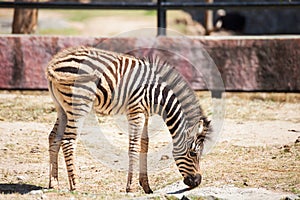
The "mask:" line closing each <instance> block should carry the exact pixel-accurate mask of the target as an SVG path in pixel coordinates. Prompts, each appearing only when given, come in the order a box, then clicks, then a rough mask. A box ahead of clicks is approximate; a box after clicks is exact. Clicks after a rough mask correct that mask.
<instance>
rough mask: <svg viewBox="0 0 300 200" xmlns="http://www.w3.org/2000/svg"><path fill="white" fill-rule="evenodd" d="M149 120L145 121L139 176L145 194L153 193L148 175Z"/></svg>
mask: <svg viewBox="0 0 300 200" xmlns="http://www.w3.org/2000/svg"><path fill="white" fill-rule="evenodd" d="M148 144H149V137H148V118H146V119H145V124H144V128H143V133H142V137H141V150H140V174H139V182H140V185H141V186H142V187H143V190H144V191H145V193H147V194H150V193H153V191H152V190H151V188H150V186H149V181H148V173H147V170H148V169H147V154H148Z"/></svg>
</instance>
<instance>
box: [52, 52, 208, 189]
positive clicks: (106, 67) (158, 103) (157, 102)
mask: <svg viewBox="0 0 300 200" xmlns="http://www.w3.org/2000/svg"><path fill="white" fill-rule="evenodd" d="M47 78H48V80H49V91H50V93H51V95H52V98H53V100H54V102H55V104H56V109H57V111H58V119H57V122H56V124H55V126H54V128H53V130H52V131H51V133H50V135H49V152H50V182H49V186H50V187H52V186H53V179H54V180H57V155H58V151H59V148H60V146H62V150H63V152H64V156H65V161H66V165H67V170H68V175H69V183H70V188H71V190H72V189H75V186H76V181H77V178H76V172H75V166H74V152H75V144H76V136H77V134H78V133H79V132H80V128H81V125H82V121H83V119H84V117H85V116H86V115H87V114H88V113H89V112H90V111H91V109H95V111H96V112H98V113H101V114H106V115H112V114H126V116H127V119H128V122H129V171H128V182H127V188H126V191H131V181H132V174H133V166H134V164H135V163H136V161H137V160H139V161H140V162H139V167H140V184H141V186H142V187H143V189H144V191H145V192H146V193H151V192H152V191H151V189H150V187H149V184H148V177H147V152H148V140H149V139H148V130H147V126H148V118H149V117H150V116H151V115H153V114H158V115H160V116H162V117H163V119H164V121H165V123H166V125H167V126H168V129H169V131H170V134H171V136H172V139H173V156H174V159H175V161H176V164H177V165H178V168H179V171H180V172H181V174H182V175H183V177H184V178H185V181H184V182H185V183H186V184H187V185H189V186H190V187H195V186H197V185H199V184H200V181H201V175H200V172H199V157H200V152H201V149H202V148H203V141H204V139H205V135H206V132H207V131H208V126H209V122H208V121H207V120H206V118H205V117H204V116H202V110H201V108H200V106H199V105H198V101H197V98H196V97H195V95H194V93H193V91H192V90H191V89H190V88H189V87H188V86H187V84H186V82H185V81H184V80H183V79H182V78H181V76H180V75H179V74H178V73H176V71H174V70H173V69H172V68H171V67H169V66H168V65H167V64H165V63H161V62H159V61H157V60H153V61H151V60H145V59H137V58H135V57H132V56H129V55H124V54H118V53H114V52H109V51H104V50H99V49H94V48H89V47H79V48H71V49H67V50H65V51H62V52H60V53H58V54H57V55H56V56H54V58H53V59H52V60H51V61H50V63H49V67H48V69H47Z"/></svg>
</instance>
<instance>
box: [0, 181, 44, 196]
mask: <svg viewBox="0 0 300 200" xmlns="http://www.w3.org/2000/svg"><path fill="white" fill-rule="evenodd" d="M42 189H45V188H43V187H40V186H36V185H30V184H22V183H0V194H13V193H18V194H27V193H29V192H31V191H34V190H42Z"/></svg>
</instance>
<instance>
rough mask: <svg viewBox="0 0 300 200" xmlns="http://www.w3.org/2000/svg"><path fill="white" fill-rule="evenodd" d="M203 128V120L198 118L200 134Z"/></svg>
mask: <svg viewBox="0 0 300 200" xmlns="http://www.w3.org/2000/svg"><path fill="white" fill-rule="evenodd" d="M203 129H204V121H203V119H200V122H199V129H198V134H200V135H201V133H202V132H203Z"/></svg>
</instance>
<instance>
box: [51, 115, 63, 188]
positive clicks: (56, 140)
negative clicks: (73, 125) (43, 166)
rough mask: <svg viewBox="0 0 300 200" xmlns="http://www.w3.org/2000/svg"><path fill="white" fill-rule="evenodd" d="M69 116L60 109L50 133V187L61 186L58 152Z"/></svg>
mask: <svg viewBox="0 0 300 200" xmlns="http://www.w3.org/2000/svg"><path fill="white" fill-rule="evenodd" d="M66 121H67V117H66V115H65V114H64V112H63V111H62V110H61V109H60V110H59V111H58V118H57V120H56V123H55V125H54V127H53V129H52V131H51V132H50V134H49V157H50V167H49V188H56V189H58V188H59V182H58V152H59V149H60V146H61V140H62V135H63V133H64V130H65V127H66Z"/></svg>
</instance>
